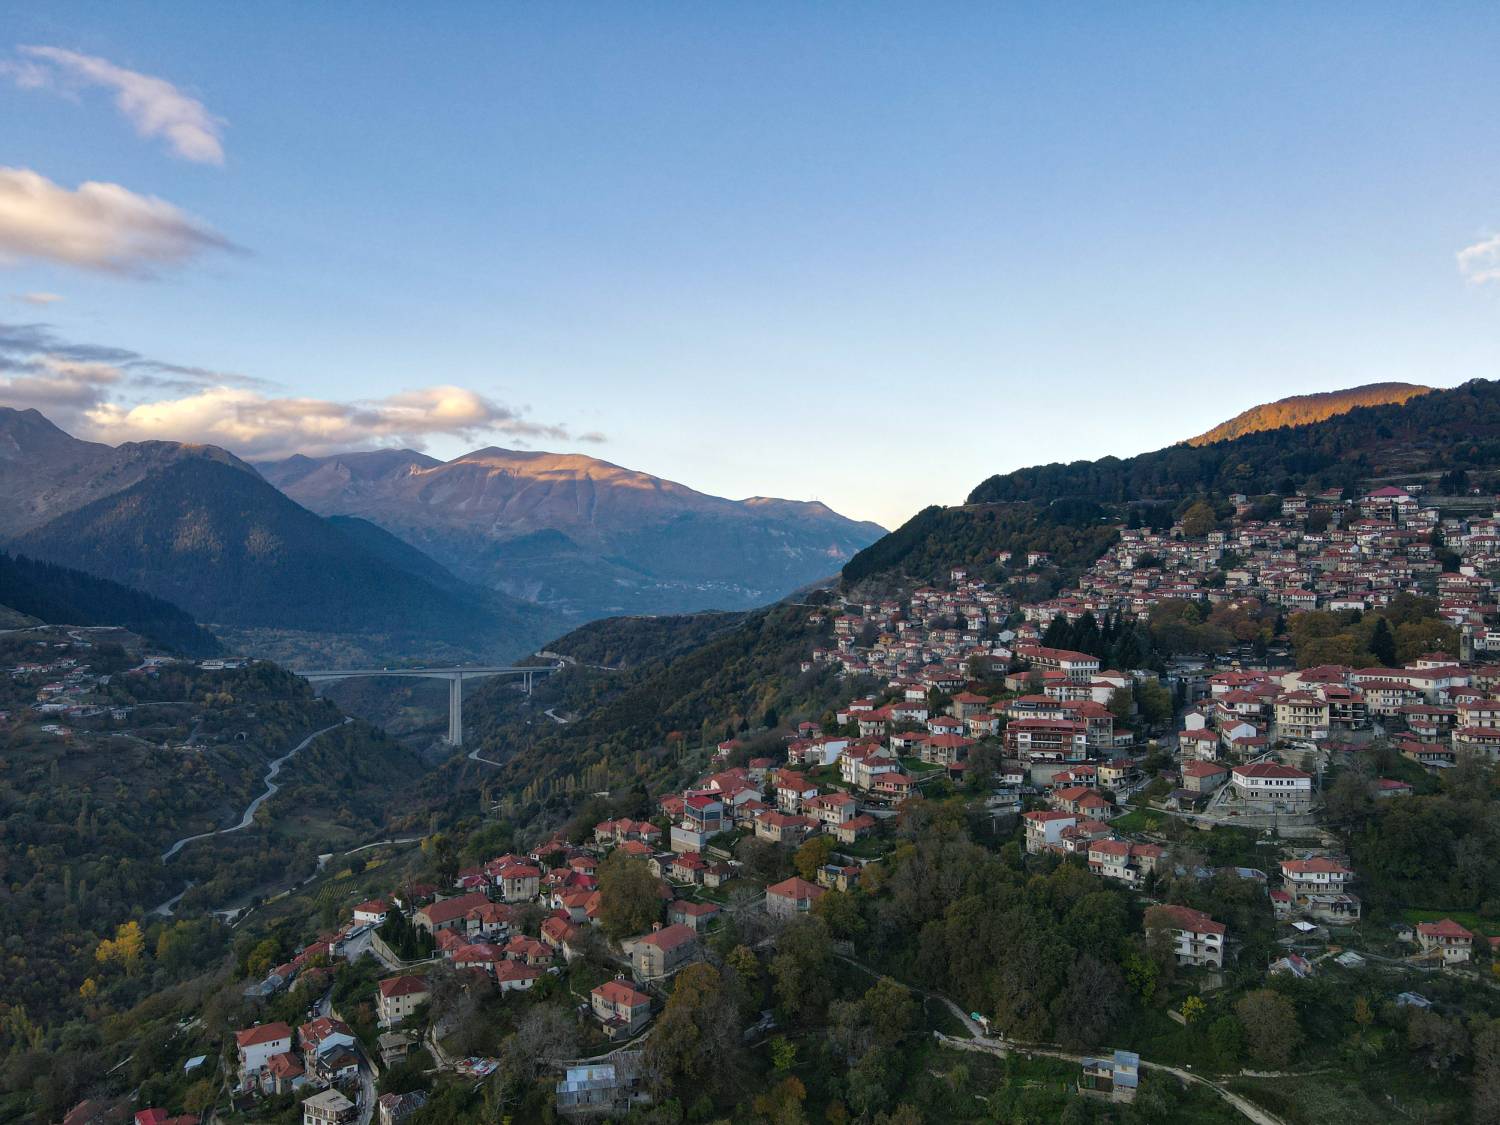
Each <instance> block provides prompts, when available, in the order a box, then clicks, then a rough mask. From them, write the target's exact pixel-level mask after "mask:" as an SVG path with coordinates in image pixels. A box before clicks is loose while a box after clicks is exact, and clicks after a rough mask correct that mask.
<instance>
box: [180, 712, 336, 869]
mask: <svg viewBox="0 0 1500 1125" xmlns="http://www.w3.org/2000/svg"><path fill="white" fill-rule="evenodd" d="M353 721H354V720H353V719H344V720H342V721H341V722H337V723H334V724H333V725H332V726H327V727H324V728H323V729H322V730H315V731H313V732H312V734H310V735H308V736H307V737H306V738H304V739H303V740H302V741H301V742H299V743H297V745H295V746H293V747H292V748H291V749H290V750H288V751H287V752H286V753H285V754H283V755H282V756H281V757H279V758H277V759H276V760H275V761H274V762H272V763H271V766H270V768H269V769H267V770H266V791H265V792H264V793H262V794H261V795H260V796H259V797H257V798H255V800H253V801H251V802H250V803H249V804H248V805H246V806H245V815H244V816H242V817H240V822H239V823H238V824H236V825H233V826H232V827H229V828H219V829H216V830H215V831H213V832H199V833H198V834H197V835H196V836H184V837H183V838H182V839H180V840H178V841H177V842H176V843H175V844H173V845H172V846H171V847H170V848H168V849H167V850H166V851H164V852H162V854H161V861H162V862H163V863H166V862H168V861H169V860H170V859H171V858H172V857H173V856H174V855H176V854H177V853H178V852H180V851H182V849H183V848H184V847H185V846H186V845H188V844H191V843H192V842H193V841H194V840H206V839H208V838H209V837H210V836H222V835H224V834H225V833H226V832H238V831H240V829H242V828H249V827H250V825H251V824H252V823H253V822H254V821H255V813H256V811H257V810H258V809H259V808H260V807H261V805H263V804H265V803H266V802H267V801H268V800H270V799H271V798H272V797H273V796H275V795H276V790H278V789H280V788H281V786H280V785H279V784H278V783H277V781H276V775H277V774H278V773H280V772H281V766H282V763H284V762H286V761H288V760H290V759H291V758H293V757H295V756H296V755H297V753H298V752H299V751H301V750H305V749H307V747H308V746H309V745H310V744H311V743H312V741H313V740H314V739H315V738H321V737H322V736H323V735H325V734H327V733H328V732H329V731H331V730H337V729H338V728H339V727H341V726H343V725H344V724H345V723H352V722H353Z"/></svg>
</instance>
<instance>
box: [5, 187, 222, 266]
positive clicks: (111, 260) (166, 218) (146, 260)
mask: <svg viewBox="0 0 1500 1125" xmlns="http://www.w3.org/2000/svg"><path fill="white" fill-rule="evenodd" d="M237 249H238V248H237V247H236V246H235V245H234V244H233V243H231V242H230V241H229V240H228V239H226V238H225V237H224V236H223V235H221V234H219V233H218V232H217V231H215V230H213V229H212V228H211V227H209V226H207V225H206V224H204V223H202V222H199V221H198V220H197V219H194V218H193V217H192V216H190V215H188V214H186V213H185V212H183V211H181V210H179V209H178V208H176V207H174V206H173V205H172V204H170V203H168V202H167V201H166V200H164V199H158V198H156V197H155V196H149V195H137V194H136V193H135V192H133V191H130V190H129V189H128V188H123V187H121V186H120V185H119V184H107V183H93V182H89V183H82V184H79V185H78V188H77V189H76V190H73V191H70V190H69V189H67V188H65V187H63V186H61V185H59V184H55V183H53V182H52V181H51V180H49V179H47V178H46V177H45V176H43V175H40V174H39V173H37V172H33V171H31V170H30V169H28V168H6V167H0V265H5V264H17V263H20V262H24V261H45V262H55V263H59V264H61V265H67V266H73V267H75V268H78V269H86V270H96V271H99V272H103V273H114V274H124V275H133V276H137V277H149V276H151V275H152V273H153V272H154V271H155V270H157V269H159V268H161V267H164V266H176V265H181V264H182V263H183V262H186V261H188V260H189V259H191V258H194V257H196V256H198V255H199V254H202V253H204V252H205V251H211V250H237Z"/></svg>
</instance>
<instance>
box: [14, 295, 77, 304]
mask: <svg viewBox="0 0 1500 1125" xmlns="http://www.w3.org/2000/svg"><path fill="white" fill-rule="evenodd" d="M10 299H11V300H12V301H20V302H21V303H22V304H23V305H52V304H56V303H57V302H58V301H61V300H64V298H62V297H59V296H58V295H57V294H56V293H12V294H11V295H10Z"/></svg>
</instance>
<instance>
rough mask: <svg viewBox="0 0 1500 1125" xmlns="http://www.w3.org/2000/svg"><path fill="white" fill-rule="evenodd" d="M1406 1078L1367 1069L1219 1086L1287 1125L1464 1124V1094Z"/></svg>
mask: <svg viewBox="0 0 1500 1125" xmlns="http://www.w3.org/2000/svg"><path fill="white" fill-rule="evenodd" d="M1407 1079H1408V1076H1406V1075H1404V1074H1401V1073H1400V1072H1396V1071H1392V1072H1389V1073H1385V1074H1382V1073H1380V1072H1379V1068H1371V1069H1370V1070H1369V1071H1367V1072H1366V1073H1365V1074H1363V1075H1358V1076H1356V1075H1353V1074H1349V1073H1347V1072H1336V1073H1328V1074H1303V1075H1297V1076H1295V1077H1291V1078H1234V1079H1231V1080H1230V1081H1229V1082H1227V1083H1225V1085H1227V1086H1228V1087H1229V1088H1230V1089H1231V1090H1233V1091H1234V1092H1235V1093H1237V1094H1240V1095H1241V1096H1243V1097H1246V1098H1248V1099H1250V1100H1251V1101H1253V1102H1255V1104H1256V1105H1259V1106H1263V1107H1264V1108H1266V1109H1268V1110H1270V1111H1271V1112H1272V1113H1274V1114H1276V1115H1277V1116H1278V1117H1280V1118H1282V1119H1283V1120H1285V1121H1287V1122H1289V1123H1290V1125H1327V1123H1328V1122H1330V1121H1337V1122H1339V1123H1340V1125H1346V1123H1347V1125H1376V1123H1378V1122H1387V1121H1392V1120H1396V1121H1401V1120H1411V1121H1428V1122H1440V1121H1461V1120H1465V1119H1467V1115H1468V1105H1467V1103H1468V1097H1467V1090H1465V1089H1463V1088H1462V1087H1461V1086H1457V1085H1456V1084H1453V1083H1448V1084H1445V1085H1443V1086H1436V1085H1433V1084H1431V1083H1421V1084H1419V1085H1414V1084H1413V1083H1411V1082H1410V1081H1408V1080H1407Z"/></svg>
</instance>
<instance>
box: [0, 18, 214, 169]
mask: <svg viewBox="0 0 1500 1125" xmlns="http://www.w3.org/2000/svg"><path fill="white" fill-rule="evenodd" d="M17 53H18V54H19V55H20V56H21V57H20V59H19V60H17V61H14V62H10V63H6V64H4V67H3V69H4V72H5V73H6V74H8V75H10V77H11V79H12V81H14V82H15V83H16V85H18V86H20V87H22V88H23V89H28V90H55V91H58V92H62V93H71V92H72V91H74V90H76V89H77V88H79V87H86V86H98V87H103V88H104V89H106V90H109V91H111V92H113V94H114V96H115V107H116V108H117V109H118V110H119V111H120V113H121V114H123V115H124V117H125V119H126V120H128V121H129V122H130V123H131V125H133V126H134V127H135V131H136V132H137V133H138V134H140V135H141V136H143V137H161V138H163V139H164V140H165V141H166V143H167V146H168V147H169V148H170V149H171V150H172V151H173V152H174V153H176V154H177V155H178V156H180V157H182V158H183V159H184V160H192V161H195V162H197V163H199V164H218V165H222V164H223V163H224V144H223V140H222V138H223V132H224V124H225V122H224V119H223V118H221V117H216V116H214V114H212V113H210V112H209V111H208V107H207V106H205V105H204V104H203V103H202V102H200V101H199V100H198V99H197V98H193V97H189V96H188V95H187V94H184V93H183V92H182V91H181V90H179V89H178V88H177V87H176V86H174V85H172V83H170V82H168V81H167V80H166V79H165V78H156V77H154V76H153V75H150V74H142V73H140V72H139V71H135V70H127V69H125V68H124V67H122V66H116V65H115V64H114V63H112V62H110V61H109V60H108V59H101V58H98V57H96V56H94V55H83V54H79V53H78V52H77V51H69V50H66V49H64V48H62V47H38V46H31V47H18V48H17Z"/></svg>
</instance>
